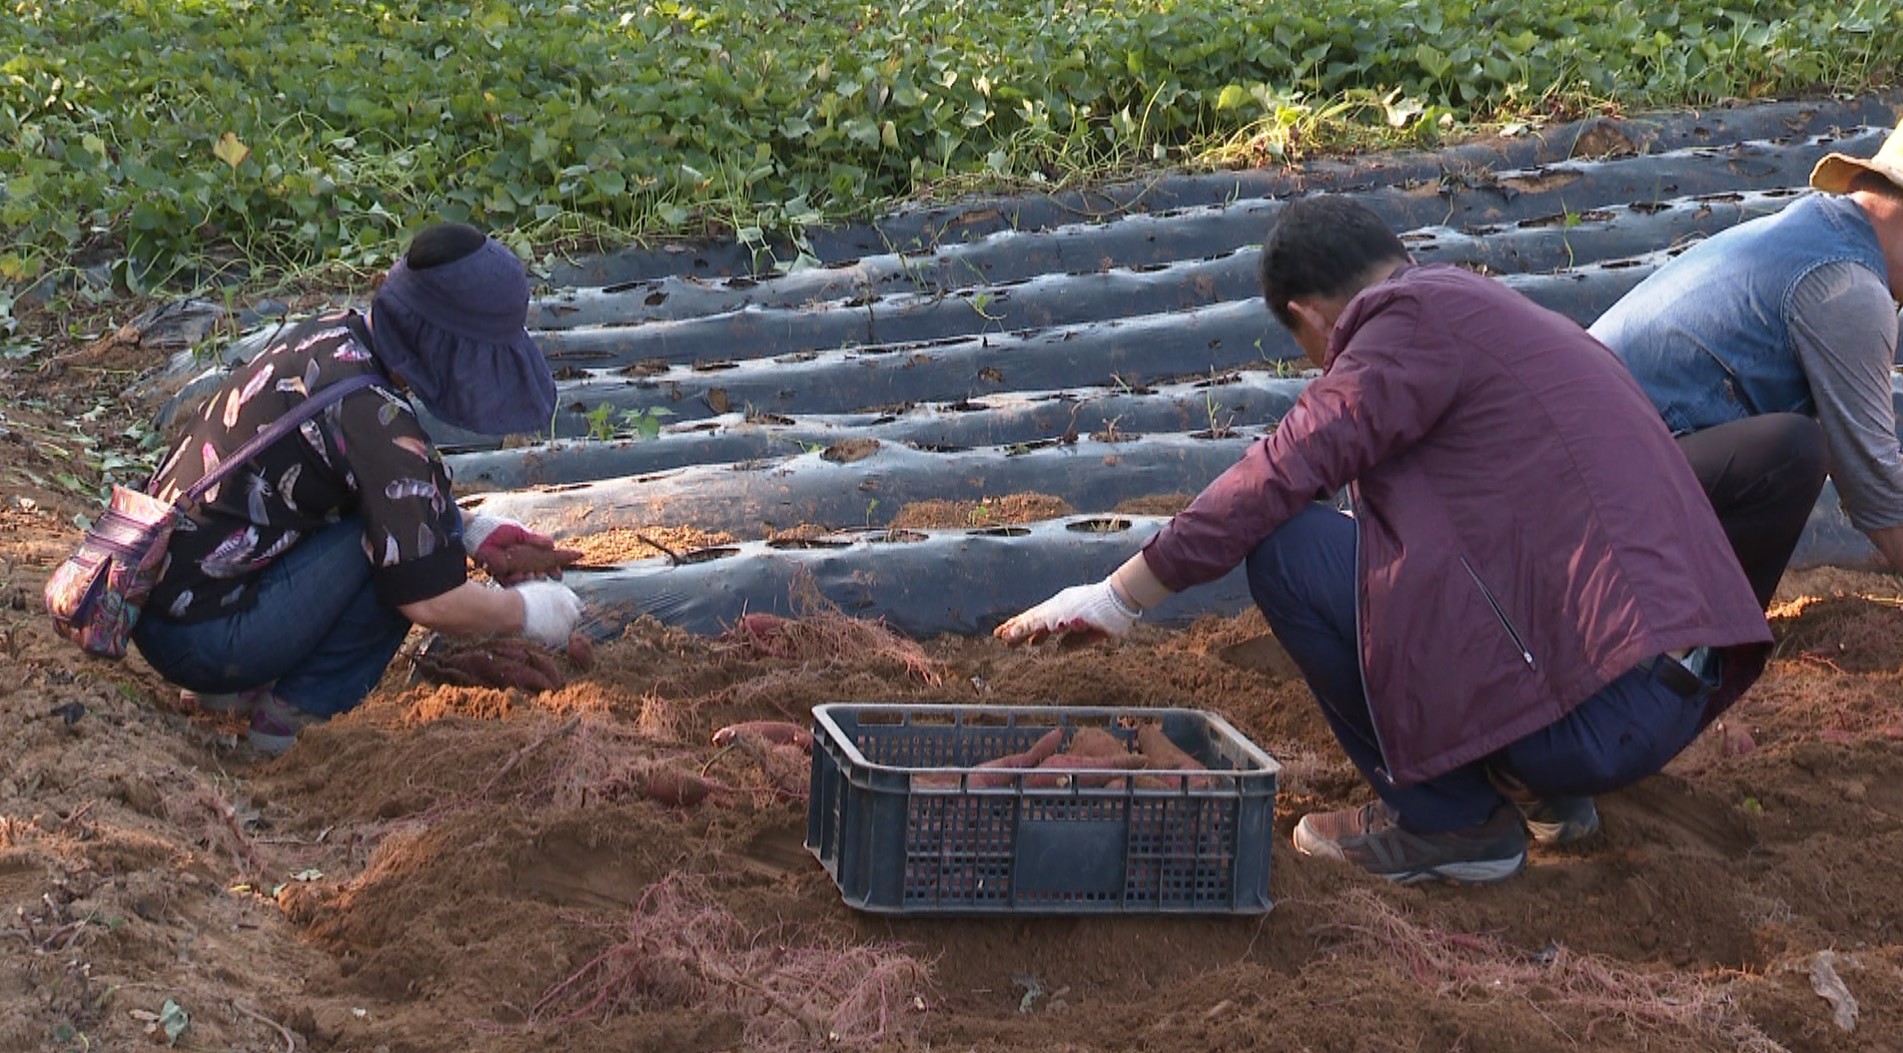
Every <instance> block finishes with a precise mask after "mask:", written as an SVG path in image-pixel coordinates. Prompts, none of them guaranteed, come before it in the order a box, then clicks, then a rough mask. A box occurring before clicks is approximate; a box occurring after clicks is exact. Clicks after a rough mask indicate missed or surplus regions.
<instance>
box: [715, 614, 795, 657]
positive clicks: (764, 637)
mask: <svg viewBox="0 0 1903 1053" xmlns="http://www.w3.org/2000/svg"><path fill="white" fill-rule="evenodd" d="M788 624H789V622H788V621H787V619H785V618H782V617H780V616H779V615H777V614H743V615H741V616H740V618H739V620H738V621H735V622H734V623H733V626H732V627H731V628H729V629H728V630H727V632H726V635H727V637H728V638H729V639H732V640H734V641H737V642H739V643H741V644H744V645H745V646H746V647H747V648H748V649H749V650H751V651H753V652H754V653H755V654H756V655H758V656H760V657H762V658H791V657H793V654H792V647H791V644H790V642H789V641H788V640H787V638H786V627H787V625H788Z"/></svg>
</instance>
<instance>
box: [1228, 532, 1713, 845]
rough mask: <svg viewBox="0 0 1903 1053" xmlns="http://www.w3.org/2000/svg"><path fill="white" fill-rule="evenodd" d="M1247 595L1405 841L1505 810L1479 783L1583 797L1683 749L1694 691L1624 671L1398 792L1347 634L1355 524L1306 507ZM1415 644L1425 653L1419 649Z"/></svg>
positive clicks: (1261, 559) (1259, 560)
mask: <svg viewBox="0 0 1903 1053" xmlns="http://www.w3.org/2000/svg"><path fill="white" fill-rule="evenodd" d="M1248 574H1249V591H1250V593H1251V594H1252V595H1253V596H1254V597H1255V602H1256V605H1257V606H1258V607H1260V608H1262V613H1263V615H1264V616H1265V617H1267V618H1268V621H1269V627H1270V628H1271V629H1272V630H1274V632H1275V637H1276V639H1277V640H1279V641H1281V643H1282V646H1283V647H1284V648H1286V649H1287V650H1288V653H1289V657H1291V658H1293V659H1294V660H1295V664H1296V665H1297V666H1298V667H1299V668H1300V669H1301V670H1302V676H1303V677H1304V678H1305V679H1306V680H1307V681H1308V686H1309V689H1310V690H1311V691H1313V692H1314V693H1315V699H1316V701H1318V702H1319V703H1321V709H1322V715H1323V716H1324V717H1326V718H1327V720H1328V725H1329V727H1330V728H1332V729H1333V730H1334V733H1335V738H1336V739H1337V740H1338V741H1340V743H1341V746H1342V749H1343V750H1345V751H1347V754H1348V757H1349V759H1350V760H1352V761H1354V764H1355V767H1356V768H1359V769H1360V770H1361V776H1362V778H1364V779H1366V780H1367V781H1368V783H1369V785H1371V786H1373V787H1374V791H1375V793H1376V794H1378V795H1379V796H1380V797H1381V799H1382V800H1383V801H1385V802H1387V804H1388V806H1389V807H1391V808H1393V809H1394V811H1395V813H1396V815H1398V816H1399V817H1400V822H1401V825H1402V826H1404V827H1406V828H1407V829H1409V830H1412V831H1414V832H1416V833H1423V834H1431V833H1442V832H1445V831H1449V830H1461V829H1465V828H1468V827H1472V826H1478V825H1480V824H1481V823H1484V822H1486V821H1487V818H1488V817H1489V816H1491V815H1492V814H1493V813H1494V810H1495V809H1497V808H1499V807H1500V806H1501V805H1502V804H1504V803H1506V799H1505V798H1504V797H1502V796H1501V794H1500V791H1499V790H1497V789H1496V788H1495V787H1494V784H1493V782H1492V780H1490V779H1489V778H1488V777H1487V771H1488V769H1489V768H1490V767H1491V768H1493V769H1496V770H1501V771H1504V772H1506V773H1507V774H1508V775H1511V776H1513V777H1514V778H1516V779H1518V780H1519V781H1520V782H1522V783H1524V784H1525V785H1526V787H1527V789H1529V790H1531V791H1532V792H1533V793H1534V794H1536V795H1538V796H1541V797H1554V796H1586V795H1591V794H1598V793H1604V792H1606V791H1609V790H1614V789H1617V788H1618V787H1621V786H1625V785H1629V784H1631V783H1633V782H1637V781H1638V780H1639V779H1642V778H1644V777H1645V776H1647V775H1651V774H1653V773H1654V772H1656V771H1658V770H1659V769H1660V768H1663V767H1664V766H1665V763H1666V762H1667V761H1669V760H1671V759H1672V758H1673V757H1675V756H1677V755H1678V753H1679V751H1680V750H1683V749H1684V748H1685V747H1686V746H1688V745H1690V744H1691V741H1692V740H1693V739H1694V738H1696V737H1697V736H1698V732H1699V730H1700V728H1701V727H1702V724H1703V717H1704V712H1705V702H1706V698H1707V696H1708V695H1709V694H1710V684H1709V683H1708V684H1707V687H1706V690H1705V691H1702V692H1699V693H1697V694H1696V695H1695V696H1694V697H1692V698H1689V699H1688V698H1686V697H1684V696H1683V695H1680V694H1679V693H1677V692H1676V691H1673V690H1672V689H1671V688H1669V687H1667V686H1666V685H1664V684H1662V683H1660V682H1659V681H1658V679H1657V678H1656V676H1654V675H1653V674H1652V673H1651V672H1647V671H1642V670H1638V669H1634V670H1632V671H1631V672H1629V673H1626V674H1625V675H1624V676H1621V677H1619V678H1618V679H1617V680H1614V681H1613V682H1612V683H1610V684H1607V685H1606V686H1605V687H1603V688H1601V689H1600V690H1599V692H1598V693H1597V694H1595V695H1593V696H1592V697H1591V698H1588V699H1586V700H1585V701H1584V702H1581V703H1580V704H1579V705H1578V706H1576V707H1574V708H1573V710H1572V711H1571V712H1569V713H1567V714H1566V716H1564V717H1562V718H1560V720H1559V721H1557V722H1556V723H1553V724H1550V725H1548V726H1546V727H1544V728H1542V729H1540V730H1539V731H1536V732H1534V733H1532V734H1531V735H1528V736H1526V737H1525V738H1523V739H1520V740H1519V741H1517V742H1514V743H1513V744H1511V745H1509V746H1507V747H1506V748H1505V749H1502V750H1500V751H1498V752H1496V753H1494V754H1493V755H1491V756H1489V757H1487V758H1485V759H1484V760H1481V761H1477V762H1475V763H1472V764H1468V765H1466V766H1464V767H1460V768H1456V769H1454V770H1453V771H1450V772H1447V773H1445V774H1443V775H1440V776H1437V777H1435V778H1432V779H1429V780H1427V781H1425V782H1419V783H1414V784H1412V785H1409V786H1396V785H1394V784H1393V783H1391V782H1389V781H1388V779H1387V777H1386V776H1385V775H1384V774H1382V772H1383V771H1384V770H1385V769H1386V767H1387V766H1386V764H1385V763H1384V762H1383V760H1382V757H1381V750H1380V747H1379V745H1378V744H1377V742H1376V739H1375V734H1374V721H1373V718H1372V716H1371V715H1370V713H1369V708H1368V698H1367V692H1366V690H1365V689H1364V687H1363V684H1362V681H1361V660H1360V652H1359V644H1358V642H1357V638H1356V634H1355V526H1354V521H1353V520H1351V519H1349V518H1348V517H1347V516H1346V515H1344V514H1342V513H1340V512H1337V511H1335V510H1333V509H1330V508H1324V507H1322V506H1320V505H1311V506H1309V507H1308V508H1307V509H1305V510H1303V511H1302V512H1301V513H1300V514H1298V515H1296V517H1295V518H1294V519H1291V520H1289V521H1288V522H1287V523H1285V524H1283V525H1282V527H1281V528H1280V529H1278V530H1276V531H1275V533H1273V534H1271V535H1269V537H1268V539H1267V540H1265V541H1263V542H1262V543H1261V544H1260V545H1258V546H1256V549H1255V551H1254V552H1252V553H1250V555H1249V566H1248ZM1422 645H1423V646H1431V645H1430V644H1428V643H1427V642H1425V641H1423V644H1422Z"/></svg>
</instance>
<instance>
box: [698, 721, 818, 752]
mask: <svg viewBox="0 0 1903 1053" xmlns="http://www.w3.org/2000/svg"><path fill="white" fill-rule="evenodd" d="M743 738H749V739H758V740H760V741H763V742H766V743H768V744H770V745H774V746H784V745H794V746H798V747H799V748H800V749H802V750H805V751H806V752H808V753H811V752H812V750H813V733H812V732H810V731H807V730H806V729H805V728H802V727H800V726H799V725H798V724H794V723H791V722H789V721H784V720H748V721H743V722H741V723H739V724H729V725H727V726H726V727H724V728H721V729H720V730H719V731H716V732H714V745H716V746H731V745H734V744H735V743H736V742H737V741H739V740H741V739H743Z"/></svg>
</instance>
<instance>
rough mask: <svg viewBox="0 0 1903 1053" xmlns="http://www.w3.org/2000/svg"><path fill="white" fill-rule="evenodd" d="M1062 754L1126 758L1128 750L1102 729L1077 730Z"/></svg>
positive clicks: (1116, 738) (1118, 740)
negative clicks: (1068, 746)
mask: <svg viewBox="0 0 1903 1053" xmlns="http://www.w3.org/2000/svg"><path fill="white" fill-rule="evenodd" d="M1064 752H1065V753H1073V754H1076V755H1078V756H1082V757H1127V756H1129V755H1130V748H1129V747H1128V746H1125V745H1124V744H1123V740H1122V739H1120V738H1118V737H1117V736H1115V735H1113V734H1111V733H1110V732H1108V731H1105V730H1104V729H1102V728H1078V729H1077V730H1076V731H1075V732H1073V733H1072V734H1071V737H1070V748H1069V749H1066V750H1065V751H1064Z"/></svg>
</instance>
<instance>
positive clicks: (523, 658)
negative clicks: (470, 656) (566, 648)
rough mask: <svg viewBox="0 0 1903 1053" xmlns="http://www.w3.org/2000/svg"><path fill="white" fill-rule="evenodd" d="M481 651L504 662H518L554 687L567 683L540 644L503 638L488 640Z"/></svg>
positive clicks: (549, 654)
mask: <svg viewBox="0 0 1903 1053" xmlns="http://www.w3.org/2000/svg"><path fill="white" fill-rule="evenodd" d="M483 650H485V651H487V652H488V653H489V654H492V655H495V656H496V657H497V658H499V659H501V660H503V661H505V662H519V663H521V664H523V665H526V666H528V667H529V668H531V669H533V670H535V671H536V672H538V673H540V674H542V676H543V677H545V678H547V679H548V681H549V682H550V683H552V684H553V685H554V686H555V687H561V686H562V685H563V684H565V683H567V682H568V678H567V677H566V676H565V675H563V673H562V671H561V669H560V668H558V667H557V666H556V665H555V659H554V658H553V656H552V655H551V653H550V652H549V651H547V650H546V649H544V648H543V647H542V646H541V645H540V644H537V643H533V642H531V641H529V640H524V639H522V638H520V637H515V636H504V637H499V638H497V639H494V640H490V641H489V642H488V643H487V644H485V645H484V646H483Z"/></svg>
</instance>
